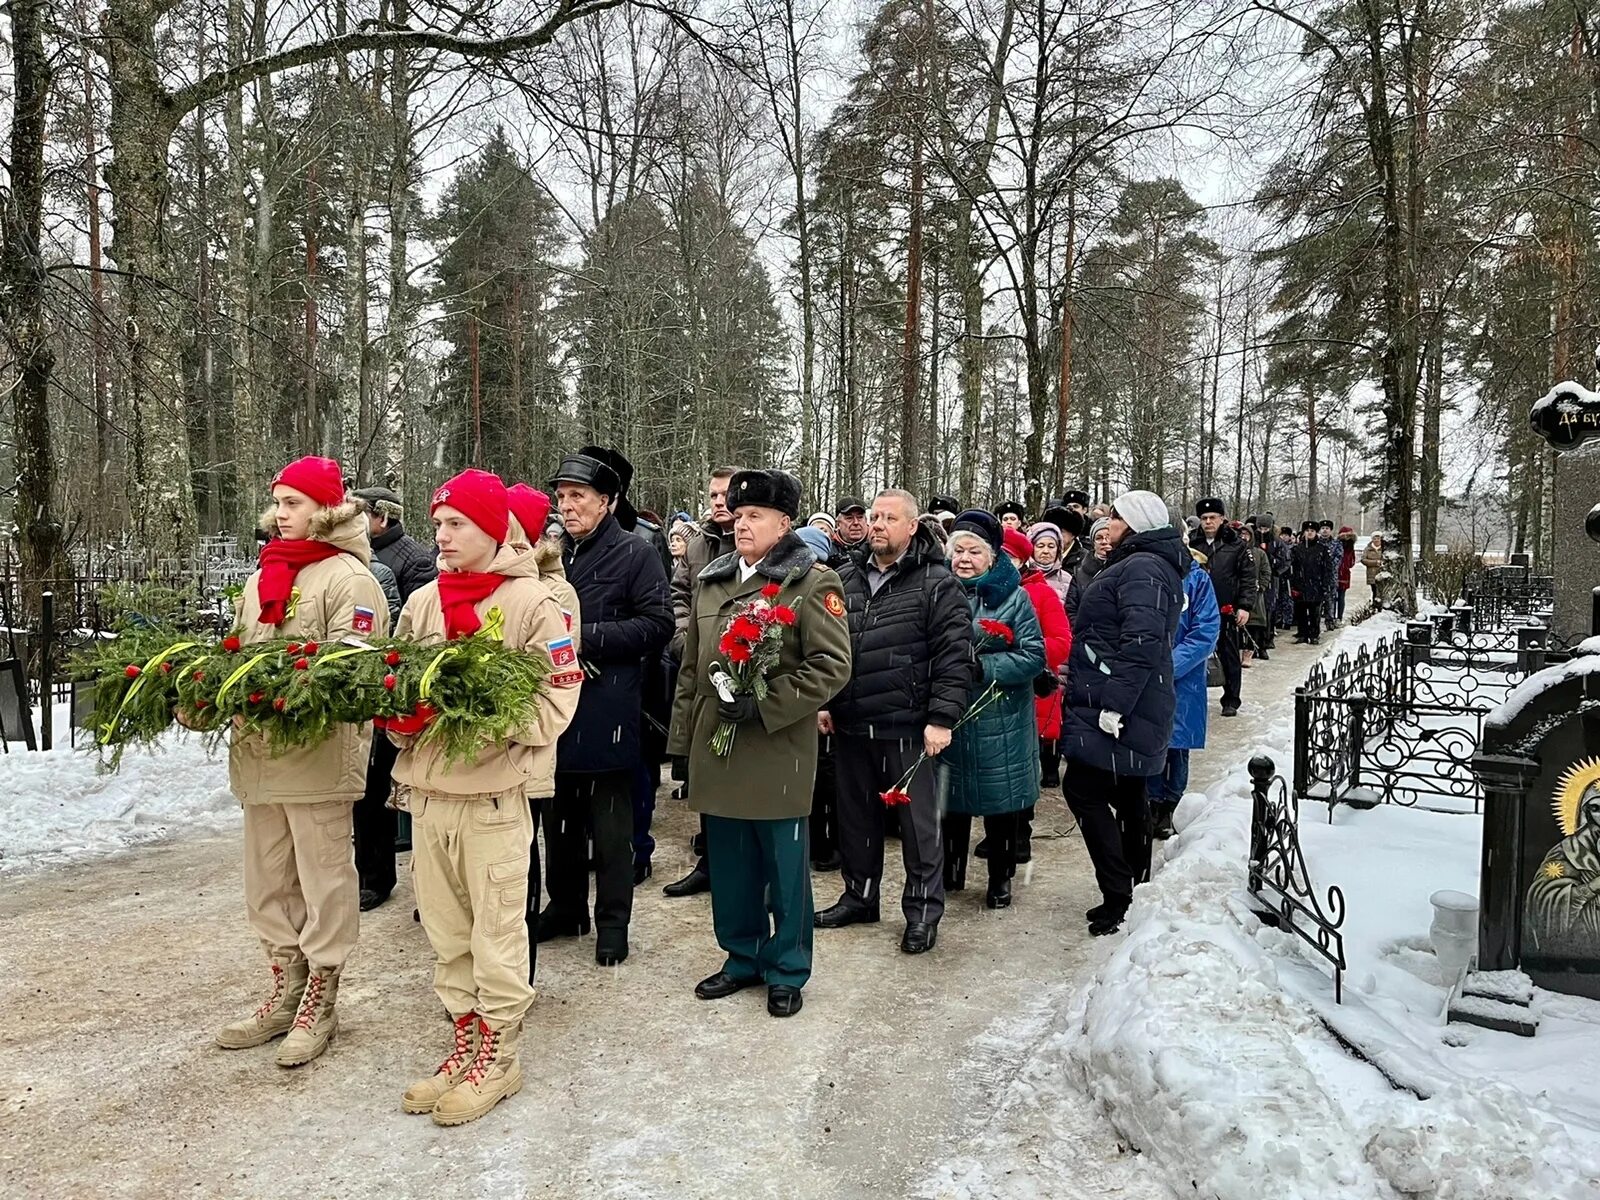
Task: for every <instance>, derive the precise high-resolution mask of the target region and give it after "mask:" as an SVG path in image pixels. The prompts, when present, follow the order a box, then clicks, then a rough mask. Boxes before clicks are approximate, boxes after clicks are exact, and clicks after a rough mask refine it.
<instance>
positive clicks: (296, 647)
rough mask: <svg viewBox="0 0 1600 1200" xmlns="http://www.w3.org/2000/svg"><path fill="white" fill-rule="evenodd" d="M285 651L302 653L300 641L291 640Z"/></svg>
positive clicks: (287, 652) (286, 652)
mask: <svg viewBox="0 0 1600 1200" xmlns="http://www.w3.org/2000/svg"><path fill="white" fill-rule="evenodd" d="M283 652H284V653H285V654H299V653H300V643H299V642H290V643H289V644H288V645H287V646H285V647H284V648H283Z"/></svg>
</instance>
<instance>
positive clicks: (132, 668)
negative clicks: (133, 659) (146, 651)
mask: <svg viewBox="0 0 1600 1200" xmlns="http://www.w3.org/2000/svg"><path fill="white" fill-rule="evenodd" d="M122 673H123V674H124V675H126V676H127V677H128V678H129V679H137V678H139V676H140V674H141V673H142V672H140V670H139V664H138V663H129V664H128V666H127V669H126V670H125V671H123V672H122Z"/></svg>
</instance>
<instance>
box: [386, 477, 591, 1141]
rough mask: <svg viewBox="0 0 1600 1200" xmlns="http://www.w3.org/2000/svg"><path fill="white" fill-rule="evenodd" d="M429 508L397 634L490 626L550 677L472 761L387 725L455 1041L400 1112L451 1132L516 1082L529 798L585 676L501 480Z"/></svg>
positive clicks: (523, 988) (524, 994) (446, 496)
mask: <svg viewBox="0 0 1600 1200" xmlns="http://www.w3.org/2000/svg"><path fill="white" fill-rule="evenodd" d="M432 510H433V523H434V530H435V534H434V540H435V541H436V542H437V543H438V546H439V564H440V566H441V568H442V570H441V572H440V574H439V578H438V579H437V580H435V581H434V582H433V583H430V584H428V585H426V586H425V587H422V588H419V589H418V590H417V591H415V592H413V593H412V595H411V598H410V599H409V600H407V601H406V606H405V609H404V610H403V611H402V612H401V614H400V623H399V625H398V626H397V627H396V634H397V636H399V637H403V638H408V639H411V640H413V641H417V642H423V643H428V642H444V641H447V640H449V639H453V638H457V637H464V636H467V635H469V634H473V633H477V632H478V631H479V630H482V629H488V630H491V631H494V632H495V633H496V635H497V636H498V637H499V638H500V639H501V641H502V642H503V643H504V644H505V646H506V647H507V648H508V649H511V650H521V651H524V652H526V653H529V654H538V655H540V656H542V657H544V658H545V660H546V666H547V667H548V668H549V671H550V677H549V681H548V682H549V686H548V688H547V689H546V694H545V695H544V696H542V697H541V698H540V701H539V714H538V717H537V719H536V720H534V721H533V723H532V724H530V725H529V726H528V727H527V728H525V729H520V730H518V731H517V732H516V733H515V734H513V735H512V736H511V737H510V738H508V739H507V740H505V741H503V742H498V743H495V744H494V745H490V746H485V747H484V748H483V749H482V750H481V751H479V753H478V754H477V755H476V756H475V757H474V758H473V759H472V760H471V761H469V762H465V763H462V762H455V763H451V762H447V761H446V759H445V757H444V754H443V752H442V751H440V750H439V749H438V748H437V747H434V746H430V745H427V744H425V743H424V744H421V745H418V744H416V742H415V735H416V734H418V733H420V732H421V731H422V730H423V729H424V728H426V720H427V718H426V715H425V714H424V715H423V716H420V717H418V718H415V719H408V720H407V721H404V722H390V724H389V736H390V737H391V738H392V739H393V740H394V742H395V744H396V745H397V746H399V747H400V757H399V758H398V759H397V760H396V762H395V767H394V777H395V779H396V780H398V781H399V782H400V783H401V784H402V785H403V786H404V787H405V789H407V801H406V803H407V806H408V807H409V808H410V810H411V830H412V837H411V840H412V857H411V863H412V871H413V878H414V883H415V886H416V892H417V909H418V911H419V913H420V914H421V917H422V927H423V929H424V930H426V931H427V934H428V941H429V942H430V943H431V944H432V945H433V951H434V956H435V964H434V972H433V985H434V991H435V992H436V993H437V994H438V996H439V1000H440V1001H441V1002H442V1003H443V1004H444V1006H445V1009H446V1010H447V1011H448V1012H449V1014H450V1020H451V1023H452V1025H453V1031H452V1032H453V1038H454V1042H453V1046H452V1049H451V1051H450V1053H449V1054H448V1055H447V1056H446V1058H445V1060H444V1061H443V1062H442V1063H440V1064H439V1066H438V1068H437V1069H436V1070H435V1071H434V1073H433V1074H432V1075H431V1076H429V1077H428V1078H426V1079H421V1080H418V1081H417V1082H416V1083H414V1084H412V1085H411V1087H409V1088H407V1089H406V1094H405V1098H404V1099H403V1101H402V1102H401V1106H402V1107H403V1108H404V1109H405V1111H406V1112H410V1113H432V1114H433V1119H434V1121H435V1122H436V1123H438V1124H440V1125H460V1124H463V1123H464V1122H467V1121H473V1120H476V1119H477V1118H479V1117H481V1116H483V1115H484V1114H485V1113H487V1112H488V1111H489V1110H490V1109H492V1108H493V1107H494V1106H495V1105H496V1104H498V1103H499V1102H500V1101H501V1100H502V1099H504V1098H505V1097H507V1096H510V1095H514V1094H515V1093H516V1092H517V1091H518V1090H519V1089H520V1088H521V1087H522V1069H521V1067H520V1065H519V1064H518V1061H517V1043H518V1041H519V1040H520V1037H521V1034H522V1021H523V1017H524V1016H525V1015H526V1014H527V1011H528V1008H529V1006H530V1005H531V1004H532V1003H533V987H532V985H531V984H530V982H529V977H530V969H529V954H528V942H529V939H528V936H527V927H526V921H527V912H528V862H529V852H528V847H529V844H530V843H531V841H532V839H533V817H532V814H531V812H530V810H529V807H528V797H527V793H528V790H529V788H530V787H534V788H535V789H537V788H538V787H539V786H540V785H539V782H538V781H541V780H548V779H551V778H553V776H554V771H555V748H556V739H557V738H559V737H560V736H561V731H562V730H564V729H565V728H566V727H567V724H568V722H570V721H571V720H572V714H573V712H574V711H575V710H576V709H577V707H578V691H579V684H580V683H581V682H582V680H583V672H582V671H581V670H580V669H579V667H578V654H577V648H576V646H575V645H574V643H573V638H572V635H571V634H570V633H569V632H568V631H567V625H566V620H565V619H564V618H563V616H562V613H561V605H560V604H559V603H558V602H557V600H556V598H555V596H554V595H553V594H552V593H551V590H550V588H549V587H548V586H547V585H546V584H545V583H544V582H543V581H542V580H541V579H540V577H539V567H538V563H537V560H536V553H535V550H534V549H533V548H532V547H531V546H529V545H528V544H527V542H526V540H525V539H524V538H523V537H522V531H521V528H520V525H518V524H517V523H516V522H514V521H513V520H512V517H511V509H510V498H509V496H508V495H507V492H506V487H505V484H504V483H502V482H501V480H500V478H499V477H498V476H496V475H491V474H489V473H488V472H487V471H477V470H472V471H463V472H462V473H461V474H460V475H457V476H456V477H455V478H453V479H451V480H449V481H448V482H446V483H445V484H443V485H442V486H441V487H440V488H439V490H438V491H436V492H435V493H434V494H433V506H432Z"/></svg>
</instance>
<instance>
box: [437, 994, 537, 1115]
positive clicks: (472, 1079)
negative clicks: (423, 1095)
mask: <svg viewBox="0 0 1600 1200" xmlns="http://www.w3.org/2000/svg"><path fill="white" fill-rule="evenodd" d="M521 1035H522V1022H521V1021H518V1022H517V1023H516V1024H515V1025H508V1026H506V1027H505V1028H504V1029H490V1028H489V1027H488V1025H486V1024H484V1022H483V1021H482V1020H481V1019H480V1020H479V1021H478V1038H479V1041H478V1054H477V1057H475V1058H474V1059H473V1060H472V1065H471V1066H470V1067H468V1068H467V1073H466V1074H465V1075H463V1076H462V1078H461V1082H460V1083H458V1084H456V1086H455V1087H453V1088H451V1089H450V1090H449V1091H448V1092H446V1093H445V1094H444V1095H442V1096H440V1097H439V1102H438V1103H437V1104H435V1105H434V1106H433V1123H434V1124H435V1125H465V1124H466V1123H467V1122H468V1121H476V1120H477V1119H478V1118H479V1117H481V1116H483V1115H484V1114H485V1113H487V1112H488V1111H489V1110H490V1109H491V1108H493V1107H494V1106H495V1105H496V1104H499V1103H500V1101H502V1100H504V1099H505V1098H506V1097H507V1096H515V1095H516V1094H517V1093H518V1092H520V1091H521V1090H522V1067H521V1065H520V1064H518V1062H517V1042H518V1040H519V1039H520V1037H521Z"/></svg>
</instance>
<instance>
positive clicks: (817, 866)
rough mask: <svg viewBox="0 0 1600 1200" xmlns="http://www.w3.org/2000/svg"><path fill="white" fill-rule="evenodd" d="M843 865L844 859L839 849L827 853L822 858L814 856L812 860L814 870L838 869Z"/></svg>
mask: <svg viewBox="0 0 1600 1200" xmlns="http://www.w3.org/2000/svg"><path fill="white" fill-rule="evenodd" d="M843 866H844V859H843V858H841V857H840V856H839V852H838V851H837V850H835V851H834V852H833V853H832V854H825V855H823V857H821V858H813V859H812V860H811V869H812V870H813V871H837V870H839V868H841V867H843Z"/></svg>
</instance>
